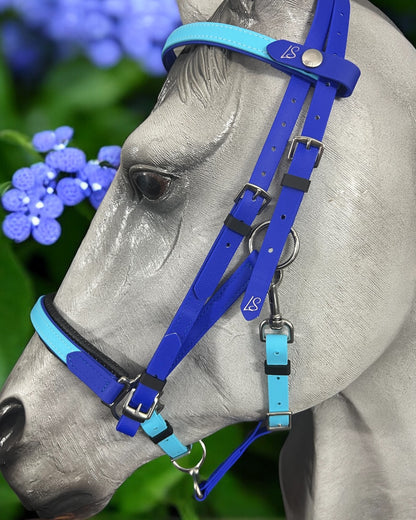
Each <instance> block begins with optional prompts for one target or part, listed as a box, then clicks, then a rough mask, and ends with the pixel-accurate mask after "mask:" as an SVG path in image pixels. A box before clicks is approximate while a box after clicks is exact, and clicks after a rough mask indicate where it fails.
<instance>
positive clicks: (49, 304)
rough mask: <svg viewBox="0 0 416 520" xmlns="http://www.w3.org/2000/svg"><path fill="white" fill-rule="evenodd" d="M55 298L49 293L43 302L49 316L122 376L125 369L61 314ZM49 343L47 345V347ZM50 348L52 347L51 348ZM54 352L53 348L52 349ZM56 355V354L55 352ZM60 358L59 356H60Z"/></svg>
mask: <svg viewBox="0 0 416 520" xmlns="http://www.w3.org/2000/svg"><path fill="white" fill-rule="evenodd" d="M54 298H55V293H51V294H47V295H46V296H45V297H44V299H43V303H44V305H45V309H46V311H47V312H48V314H49V316H50V317H51V318H52V320H53V321H54V322H55V323H56V325H58V327H59V328H60V329H61V330H62V332H63V333H64V334H65V335H66V336H68V338H69V339H70V340H72V341H73V342H74V343H75V344H76V345H78V346H79V347H81V348H82V349H83V350H85V352H87V353H88V354H89V355H90V356H92V357H93V358H94V359H95V360H96V361H98V362H99V363H101V364H102V365H103V366H104V367H105V368H107V369H108V370H109V371H110V372H111V373H112V374H114V375H115V376H117V377H122V376H123V375H125V370H123V369H122V368H121V367H120V366H119V365H118V364H117V363H115V362H114V361H113V360H112V359H110V358H109V357H107V356H106V355H105V354H103V353H102V352H100V351H99V350H98V349H97V348H95V347H94V345H92V344H91V343H90V342H89V341H88V340H86V339H85V338H84V337H82V336H81V334H79V332H77V331H76V330H75V329H74V328H73V327H72V326H71V325H70V324H69V323H68V322H67V321H66V320H65V318H63V317H62V316H61V314H60V313H59V311H58V310H57V308H56V307H55V305H54V304H53V299H54ZM47 346H48V345H46V347H47ZM49 350H50V349H49ZM50 351H51V352H52V353H53V354H55V353H54V352H53V350H50ZM55 355H56V354H55ZM58 359H59V358H58Z"/></svg>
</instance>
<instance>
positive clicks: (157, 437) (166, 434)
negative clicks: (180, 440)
mask: <svg viewBox="0 0 416 520" xmlns="http://www.w3.org/2000/svg"><path fill="white" fill-rule="evenodd" d="M165 422H166V429H165V430H163V432H160V433H158V434H157V435H155V436H154V437H150V440H151V441H152V442H154V443H155V444H159V442H162V441H164V440H165V439H166V438H168V437H169V436H170V435H172V433H173V428H172V426H171V425H170V424H169V423H168V421H165Z"/></svg>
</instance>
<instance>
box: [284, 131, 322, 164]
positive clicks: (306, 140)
mask: <svg viewBox="0 0 416 520" xmlns="http://www.w3.org/2000/svg"><path fill="white" fill-rule="evenodd" d="M299 143H303V144H304V145H306V149H307V150H309V149H310V147H311V146H313V147H314V148H318V155H317V156H316V161H315V164H314V168H317V167H318V166H319V163H320V162H321V157H322V154H323V153H324V150H325V145H324V143H323V142H322V141H318V139H314V138H313V137H307V136H304V135H297V136H296V137H294V138H293V139H292V143H291V145H290V148H289V153H288V154H287V157H288V159H289V161H291V160H292V159H293V157H294V155H295V152H296V148H297V146H298V144H299Z"/></svg>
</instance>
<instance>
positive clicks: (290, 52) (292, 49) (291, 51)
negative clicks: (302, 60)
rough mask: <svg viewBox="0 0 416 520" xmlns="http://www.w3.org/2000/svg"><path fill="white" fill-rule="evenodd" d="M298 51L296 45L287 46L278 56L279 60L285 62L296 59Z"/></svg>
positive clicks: (298, 48)
mask: <svg viewBox="0 0 416 520" xmlns="http://www.w3.org/2000/svg"><path fill="white" fill-rule="evenodd" d="M299 51H300V47H299V46H298V45H289V47H288V48H287V49H286V50H285V52H284V53H283V54H282V55H281V56H280V58H281V59H285V60H293V58H297V54H296V53H297V52H299Z"/></svg>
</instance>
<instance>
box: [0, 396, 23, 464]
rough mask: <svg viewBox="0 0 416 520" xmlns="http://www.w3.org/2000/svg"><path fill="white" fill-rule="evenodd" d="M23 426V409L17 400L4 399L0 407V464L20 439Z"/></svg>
mask: <svg viewBox="0 0 416 520" xmlns="http://www.w3.org/2000/svg"><path fill="white" fill-rule="evenodd" d="M24 426H25V408H24V406H23V404H22V402H21V401H19V399H16V398H14V397H12V398H9V399H6V400H5V401H3V402H2V403H1V405H0V463H1V461H2V458H3V457H4V455H5V453H7V452H8V451H10V450H11V449H12V448H13V447H14V446H15V445H16V444H17V443H18V442H19V440H20V439H21V438H22V434H23V429H24Z"/></svg>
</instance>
